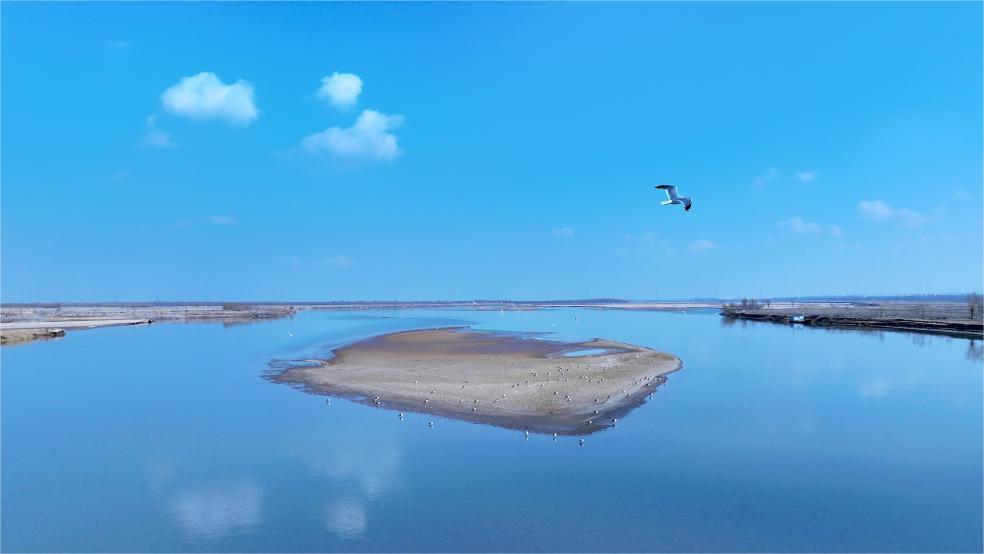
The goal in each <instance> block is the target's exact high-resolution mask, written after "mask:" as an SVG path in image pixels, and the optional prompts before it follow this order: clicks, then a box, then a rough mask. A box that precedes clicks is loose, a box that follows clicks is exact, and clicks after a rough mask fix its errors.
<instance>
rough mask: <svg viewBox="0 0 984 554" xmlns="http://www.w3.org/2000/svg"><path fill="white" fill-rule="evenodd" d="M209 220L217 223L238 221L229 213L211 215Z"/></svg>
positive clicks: (232, 223)
mask: <svg viewBox="0 0 984 554" xmlns="http://www.w3.org/2000/svg"><path fill="white" fill-rule="evenodd" d="M208 220H209V222H211V223H214V224H216V225H235V224H236V223H238V221H237V220H236V218H234V217H231V216H228V215H213V216H209V218H208Z"/></svg>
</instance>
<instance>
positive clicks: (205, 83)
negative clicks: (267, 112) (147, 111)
mask: <svg viewBox="0 0 984 554" xmlns="http://www.w3.org/2000/svg"><path fill="white" fill-rule="evenodd" d="M161 104H163V106H164V109H165V110H166V111H167V112H169V113H171V114H174V115H178V116H182V117H187V118H189V119H199V120H208V119H221V120H225V121H226V122H228V123H231V124H233V125H249V124H250V123H252V121H253V120H254V119H256V118H257V117H259V114H260V111H259V110H258V109H257V107H256V102H255V100H254V98H253V85H251V84H249V83H247V82H246V81H243V80H242V79H240V80H238V81H236V82H235V83H233V84H231V85H227V84H225V83H223V82H222V80H221V79H219V77H218V76H217V75H216V74H215V73H208V72H202V73H199V74H198V75H193V76H191V77H182V78H181V81H179V82H178V83H177V84H176V85H173V86H172V87H171V88H169V89H167V90H165V91H164V93H163V94H161Z"/></svg>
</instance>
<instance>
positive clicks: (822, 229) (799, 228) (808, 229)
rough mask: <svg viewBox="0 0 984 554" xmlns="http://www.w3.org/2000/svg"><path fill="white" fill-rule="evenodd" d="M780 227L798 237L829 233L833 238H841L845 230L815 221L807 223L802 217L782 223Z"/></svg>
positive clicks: (792, 218)
mask: <svg viewBox="0 0 984 554" xmlns="http://www.w3.org/2000/svg"><path fill="white" fill-rule="evenodd" d="M778 225H779V226H780V227H782V228H783V229H786V230H788V231H789V232H791V233H794V234H797V235H820V234H823V233H829V234H830V235H832V236H835V237H839V236H841V235H842V234H844V231H843V229H841V228H840V227H839V226H837V225H822V224H820V223H815V222H813V221H806V220H805V219H803V218H802V217H791V218H789V219H786V220H783V221H780V222H779V223H778Z"/></svg>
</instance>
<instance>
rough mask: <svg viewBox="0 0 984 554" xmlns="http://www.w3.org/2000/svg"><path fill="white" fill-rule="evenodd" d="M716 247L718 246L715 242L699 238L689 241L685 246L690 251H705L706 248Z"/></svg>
mask: <svg viewBox="0 0 984 554" xmlns="http://www.w3.org/2000/svg"><path fill="white" fill-rule="evenodd" d="M717 247H718V245H717V243H714V242H711V241H709V240H704V239H700V240H695V241H693V242H691V243H690V245H689V246H688V247H687V248H688V249H689V250H690V251H691V252H707V251H708V250H711V249H713V248H717Z"/></svg>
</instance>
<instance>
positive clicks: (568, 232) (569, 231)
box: [550, 227, 574, 238]
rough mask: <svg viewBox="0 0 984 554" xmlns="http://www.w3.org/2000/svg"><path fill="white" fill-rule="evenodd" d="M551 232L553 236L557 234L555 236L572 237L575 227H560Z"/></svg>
mask: <svg viewBox="0 0 984 554" xmlns="http://www.w3.org/2000/svg"><path fill="white" fill-rule="evenodd" d="M550 233H551V234H552V235H553V236H555V237H565V238H570V237H573V236H574V228H573V227H561V228H559V229H554V230H552V231H550Z"/></svg>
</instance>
